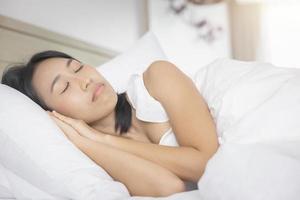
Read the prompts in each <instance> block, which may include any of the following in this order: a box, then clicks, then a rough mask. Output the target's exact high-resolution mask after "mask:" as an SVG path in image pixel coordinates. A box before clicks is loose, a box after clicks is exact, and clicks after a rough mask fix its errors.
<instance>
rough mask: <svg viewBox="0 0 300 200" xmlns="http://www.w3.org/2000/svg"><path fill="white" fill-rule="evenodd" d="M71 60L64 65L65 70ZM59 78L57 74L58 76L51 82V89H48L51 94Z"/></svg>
mask: <svg viewBox="0 0 300 200" xmlns="http://www.w3.org/2000/svg"><path fill="white" fill-rule="evenodd" d="M72 60H73V59H72V58H70V59H68V61H67V63H66V67H67V68H68V67H70V65H71V62H72ZM59 78H60V74H58V75H57V76H56V77H55V78H54V80H53V82H52V84H51V89H50V91H51V93H52V92H53V88H54V85H55V83H56V82H57V81H58V79H59Z"/></svg>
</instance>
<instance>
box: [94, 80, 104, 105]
mask: <svg viewBox="0 0 300 200" xmlns="http://www.w3.org/2000/svg"><path fill="white" fill-rule="evenodd" d="M103 87H104V84H103V83H98V84H97V85H96V87H95V89H94V92H93V98H92V101H95V100H96V99H97V97H98V96H99V95H100V94H101V93H102V90H103Z"/></svg>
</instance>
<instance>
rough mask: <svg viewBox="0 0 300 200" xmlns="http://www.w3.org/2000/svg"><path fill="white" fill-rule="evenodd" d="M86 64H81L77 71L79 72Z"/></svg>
mask: <svg viewBox="0 0 300 200" xmlns="http://www.w3.org/2000/svg"><path fill="white" fill-rule="evenodd" d="M83 66H84V64H82V65H80V67H79V68H78V69H77V70H76V71H75V73H77V72H79V71H80V70H81V69H82V68H83Z"/></svg>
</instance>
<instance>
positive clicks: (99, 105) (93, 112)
mask: <svg viewBox="0 0 300 200" xmlns="http://www.w3.org/2000/svg"><path fill="white" fill-rule="evenodd" d="M32 85H33V88H34V89H35V91H36V92H37V95H38V96H39V98H41V99H42V100H43V101H44V102H45V104H46V105H47V106H48V107H49V108H51V109H53V110H56V111H57V112H59V113H61V114H64V115H66V116H69V117H72V118H75V119H82V120H84V121H85V122H87V123H91V122H94V121H97V120H100V119H101V118H104V117H106V116H107V115H109V114H111V113H112V112H114V109H115V106H116V104H117V100H118V98H117V94H116V92H115V91H114V89H113V88H112V87H111V85H110V84H109V83H108V82H107V81H106V80H105V79H104V78H103V76H101V74H100V73H99V72H98V71H97V70H96V69H95V68H94V67H92V66H89V65H87V64H84V63H80V62H79V61H77V60H74V59H68V58H49V59H47V60H44V61H42V62H41V63H39V64H38V66H37V68H36V70H35V72H34V74H33V79H32Z"/></svg>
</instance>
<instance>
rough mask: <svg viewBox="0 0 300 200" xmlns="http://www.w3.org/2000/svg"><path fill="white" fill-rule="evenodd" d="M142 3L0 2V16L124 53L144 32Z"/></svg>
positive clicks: (135, 0) (120, 0)
mask: <svg viewBox="0 0 300 200" xmlns="http://www.w3.org/2000/svg"><path fill="white" fill-rule="evenodd" d="M142 4H143V1H142V0H109V1H108V0H86V1H85V0H42V1H41V0H0V15H5V16H8V17H11V18H14V19H18V20H21V21H24V22H28V23H31V24H34V25H37V26H40V27H43V28H46V29H49V30H52V31H55V32H58V33H62V34H66V35H69V36H72V37H74V38H77V39H80V40H83V41H86V42H89V43H93V44H95V45H98V46H104V47H107V48H109V49H111V50H114V51H124V50H125V49H127V48H128V47H130V45H132V44H133V43H134V41H136V40H137V39H138V38H139V37H140V35H141V34H142V33H143V32H144V29H145V27H144V25H143V23H144V22H143V15H144V13H143V12H136V10H137V9H139V8H140V7H142V6H143V5H142Z"/></svg>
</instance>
